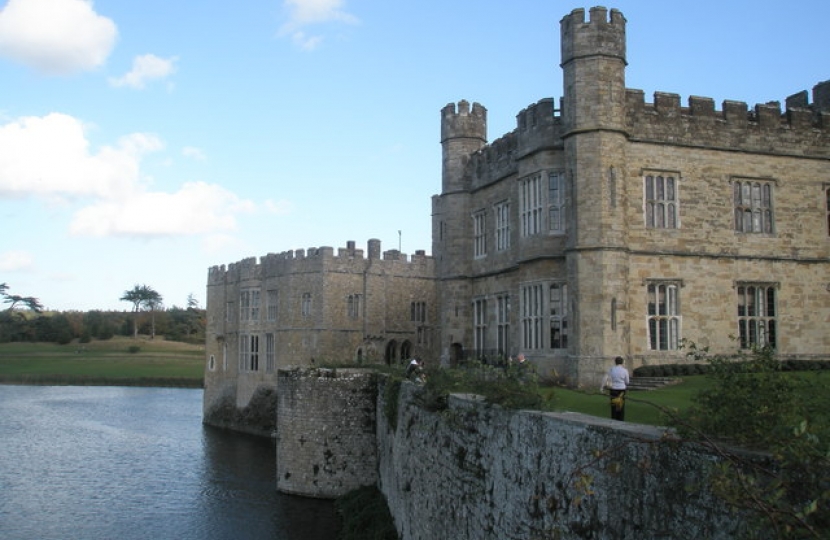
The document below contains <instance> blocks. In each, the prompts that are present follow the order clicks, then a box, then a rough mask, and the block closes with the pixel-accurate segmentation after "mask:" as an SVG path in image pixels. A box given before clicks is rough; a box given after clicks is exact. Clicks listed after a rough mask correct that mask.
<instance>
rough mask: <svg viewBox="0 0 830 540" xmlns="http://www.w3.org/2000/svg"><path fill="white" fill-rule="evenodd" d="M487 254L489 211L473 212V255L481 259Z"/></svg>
mask: <svg viewBox="0 0 830 540" xmlns="http://www.w3.org/2000/svg"><path fill="white" fill-rule="evenodd" d="M486 256H487V212H486V211H484V210H477V211H476V212H473V257H474V258H476V259H481V258H483V257H486Z"/></svg>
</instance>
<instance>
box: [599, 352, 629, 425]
mask: <svg viewBox="0 0 830 540" xmlns="http://www.w3.org/2000/svg"><path fill="white" fill-rule="evenodd" d="M624 363H625V360H623V357H622V356H618V357H616V358H615V359H614V366H613V367H612V368H611V369H609V370H608V373H606V374H605V377H603V378H602V386H600V392H602V391H603V390H604V389H605V387H606V386H607V387H608V388H609V391H608V392H609V395H610V396H611V418H612V419H614V420H625V391H626V389H627V388H628V385H629V382H630V379H629V377H628V370H627V369H625V366H623V364H624Z"/></svg>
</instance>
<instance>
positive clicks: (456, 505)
mask: <svg viewBox="0 0 830 540" xmlns="http://www.w3.org/2000/svg"><path fill="white" fill-rule="evenodd" d="M413 392H414V386H413V385H411V384H410V383H404V385H403V387H402V390H401V394H400V402H399V407H398V415H397V418H396V420H397V421H396V424H397V426H396V427H393V426H391V425H390V424H389V422H388V421H387V419H386V417H385V416H384V410H385V405H384V395H385V392H384V390H383V387H381V390H380V391H379V392H378V396H379V400H378V408H377V411H378V412H377V420H378V432H377V433H378V439H377V444H378V460H379V467H380V468H379V483H378V485H379V487H380V489H381V491H382V492H383V494H384V495H385V497H386V500H387V502H388V505H389V508H390V511H391V513H392V516H393V518H394V520H395V523H396V526H397V529H398V532H399V535H400V538H401V539H402V540H427V539H433V538H454V539H457V540H473V539H476V540H480V539H491V538H492V539H494V540H495V539H498V540H526V539H537V538H538V539H541V538H558V539H561V540H568V539H584V538H598V539H599V538H638V539H643V540H649V539H661V538H708V539H711V540H717V539H724V540H725V539H731V538H736V537H738V536H739V532H741V530H742V528H743V527H744V526H745V524H744V523H743V522H741V521H740V520H739V519H738V518H737V517H736V516H735V514H733V513H732V512H730V511H729V510H728V509H727V508H726V506H725V505H724V504H723V503H722V501H720V500H718V499H716V498H715V497H714V496H712V495H711V494H710V493H708V492H707V491H706V490H700V489H698V488H700V486H703V485H706V482H705V474H706V473H705V471H706V470H707V467H708V466H710V465H711V464H712V463H713V461H714V460H715V459H716V458H715V457H714V456H712V455H710V454H708V453H706V452H704V451H703V450H702V449H701V448H699V447H695V446H691V445H682V446H679V447H678V446H672V445H669V444H667V443H659V442H658V441H660V439H661V437H662V436H663V430H661V429H656V428H652V427H649V426H640V425H634V424H626V423H620V422H615V421H611V420H605V419H601V418H594V417H587V416H584V415H580V414H575V413H541V412H532V411H507V410H503V409H501V408H499V407H494V406H490V405H487V404H485V403H483V402H481V401H479V400H478V399H477V398H476V397H475V396H451V397H450V401H449V408H448V409H447V410H445V411H441V412H429V411H426V410H424V409H423V408H421V407H419V406H418V405H417V404H416V403H415V402H414V401H413ZM600 454H601V455H600Z"/></svg>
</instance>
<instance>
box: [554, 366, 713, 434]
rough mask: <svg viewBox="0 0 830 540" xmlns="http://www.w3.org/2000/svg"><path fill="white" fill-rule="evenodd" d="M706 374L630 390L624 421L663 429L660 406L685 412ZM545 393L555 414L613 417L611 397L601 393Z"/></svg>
mask: <svg viewBox="0 0 830 540" xmlns="http://www.w3.org/2000/svg"><path fill="white" fill-rule="evenodd" d="M707 382H708V379H707V378H706V376H704V375H695V376H691V377H683V379H682V381H681V382H679V383H677V384H673V385H670V386H666V387H663V388H658V389H655V390H649V391H641V390H639V391H630V392H629V393H628V397H627V399H626V405H625V420H626V421H627V422H634V423H637V424H649V425H654V426H660V425H665V424H666V419H665V415H664V414H663V412H662V411H661V409H660V407H664V408H666V409H668V410H669V411H673V410H677V411H682V410H686V409H688V408H689V406H690V405H691V404H692V397H693V396H694V394H695V393H696V392H698V391H699V390H700V389H702V388H704V387H705V386H706V385H707ZM542 392H543V393H544V395H545V398H547V399H550V396H551V394H552V395H553V397H552V401H550V402H549V405H548V407H547V408H548V409H551V410H554V411H573V412H580V413H584V414H590V415H592V416H603V417H610V416H611V408H610V404H609V402H608V401H609V400H608V394H600V393H599V392H598V391H596V390H595V391H593V392H591V391H588V392H584V391H577V390H570V389H567V388H543V389H542Z"/></svg>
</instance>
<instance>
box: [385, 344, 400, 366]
mask: <svg viewBox="0 0 830 540" xmlns="http://www.w3.org/2000/svg"><path fill="white" fill-rule="evenodd" d="M383 359H384V360H386V365H387V366H391V365H392V364H393V363H395V362H396V361H397V360H398V342H397V341H395V340H394V339H393V340H390V341H389V343H387V344H386V351H385V352H384V354H383Z"/></svg>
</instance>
